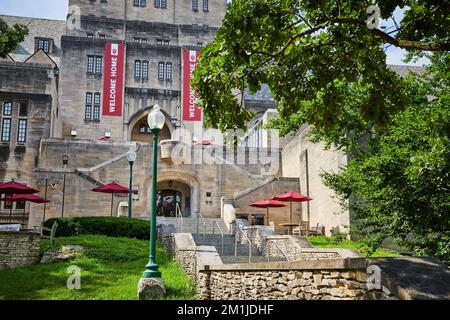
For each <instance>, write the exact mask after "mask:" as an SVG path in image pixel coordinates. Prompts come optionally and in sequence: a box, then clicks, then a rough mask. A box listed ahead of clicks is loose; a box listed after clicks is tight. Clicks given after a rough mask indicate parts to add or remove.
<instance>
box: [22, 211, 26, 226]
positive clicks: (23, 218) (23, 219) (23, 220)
mask: <svg viewBox="0 0 450 320" xmlns="http://www.w3.org/2000/svg"><path fill="white" fill-rule="evenodd" d="M22 222H23V224H24V225H25V208H23V217H22Z"/></svg>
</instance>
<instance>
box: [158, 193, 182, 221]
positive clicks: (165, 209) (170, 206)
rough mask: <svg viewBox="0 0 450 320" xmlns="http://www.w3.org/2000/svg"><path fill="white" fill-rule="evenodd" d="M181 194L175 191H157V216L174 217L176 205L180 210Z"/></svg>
mask: <svg viewBox="0 0 450 320" xmlns="http://www.w3.org/2000/svg"><path fill="white" fill-rule="evenodd" d="M181 196H182V195H181V192H179V191H176V190H161V191H158V199H157V200H158V201H157V203H158V215H159V216H164V217H175V215H176V210H177V204H178V206H179V207H180V209H181Z"/></svg>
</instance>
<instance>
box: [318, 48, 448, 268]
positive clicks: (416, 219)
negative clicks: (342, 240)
mask: <svg viewBox="0 0 450 320" xmlns="http://www.w3.org/2000/svg"><path fill="white" fill-rule="evenodd" d="M437 56H439V58H438V57H437ZM432 61H433V66H432V67H431V68H430V70H429V72H430V73H428V74H427V75H424V76H422V77H421V76H418V75H415V76H413V75H410V77H409V78H408V79H407V84H408V87H409V89H408V90H407V91H408V92H409V95H410V96H411V104H410V105H409V106H408V107H407V108H406V109H405V110H404V111H402V112H400V113H398V114H397V115H395V116H394V117H393V120H392V123H391V124H390V125H389V127H388V128H387V130H385V132H383V134H379V135H376V136H374V137H372V138H371V139H369V140H368V141H367V142H366V148H364V149H363V150H359V152H357V153H356V154H355V155H354V157H353V159H352V160H351V161H349V163H348V165H347V166H346V167H343V168H342V170H341V171H340V172H339V173H323V177H324V178H325V183H326V184H327V185H328V186H329V187H331V188H332V189H334V190H335V191H336V192H337V194H338V195H339V196H340V198H341V199H342V200H343V204H344V205H345V206H348V207H349V209H350V210H351V212H352V214H353V217H354V220H353V221H352V225H351V232H352V234H353V235H355V236H359V237H361V238H362V239H361V240H362V241H363V242H364V243H366V245H367V246H368V248H369V249H370V250H371V251H373V250H374V249H375V248H377V247H378V246H379V245H380V244H381V241H382V240H384V239H386V238H391V239H394V240H397V241H399V243H401V244H403V245H405V246H407V247H409V248H410V249H411V250H413V251H415V253H417V254H420V255H434V256H437V257H439V258H441V259H442V260H443V261H444V262H446V263H447V264H450V137H449V134H450V74H449V73H448V70H450V55H449V54H441V55H436V57H434V58H433V59H432ZM431 99H432V101H429V100H431ZM348 199H350V201H349V202H348V201H347V200H348ZM355 199H360V200H359V201H357V200H355ZM361 199H363V200H364V201H361Z"/></svg>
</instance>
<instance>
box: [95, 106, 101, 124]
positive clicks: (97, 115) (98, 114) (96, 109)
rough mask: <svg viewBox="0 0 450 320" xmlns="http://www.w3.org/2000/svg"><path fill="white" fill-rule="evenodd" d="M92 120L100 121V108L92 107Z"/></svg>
mask: <svg viewBox="0 0 450 320" xmlns="http://www.w3.org/2000/svg"><path fill="white" fill-rule="evenodd" d="M94 120H95V121H100V106H94Z"/></svg>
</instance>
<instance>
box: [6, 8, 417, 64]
mask: <svg viewBox="0 0 450 320" xmlns="http://www.w3.org/2000/svg"><path fill="white" fill-rule="evenodd" d="M68 2H69V1H68V0H21V1H17V0H0V14H5V15H14V16H23V17H34V18H46V19H58V20H65V19H66V15H67V8H68ZM395 16H396V18H397V22H398V21H400V20H401V17H402V12H401V11H400V10H397V11H396V13H395ZM404 53H405V51H404V50H402V49H399V48H396V47H393V46H391V47H389V48H388V49H387V56H388V58H387V62H388V63H389V64H405V63H404V62H402V61H401V60H402V59H403V55H404ZM424 62H425V60H423V59H422V60H419V61H418V62H417V63H412V62H411V63H408V64H410V65H422V64H423V63H424Z"/></svg>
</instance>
